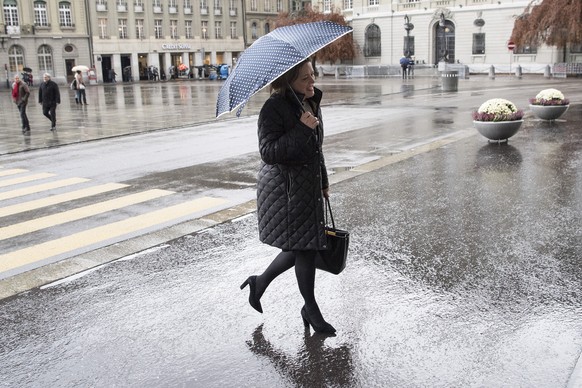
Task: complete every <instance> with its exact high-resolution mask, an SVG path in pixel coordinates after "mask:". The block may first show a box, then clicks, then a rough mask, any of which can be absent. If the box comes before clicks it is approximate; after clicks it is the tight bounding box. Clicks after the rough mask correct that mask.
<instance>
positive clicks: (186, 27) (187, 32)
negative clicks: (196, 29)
mask: <svg viewBox="0 0 582 388" xmlns="http://www.w3.org/2000/svg"><path fill="white" fill-rule="evenodd" d="M184 33H185V35H186V39H192V38H193V36H192V20H186V21H185V22H184Z"/></svg>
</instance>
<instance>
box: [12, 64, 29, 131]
mask: <svg viewBox="0 0 582 388" xmlns="http://www.w3.org/2000/svg"><path fill="white" fill-rule="evenodd" d="M29 96H30V90H29V89H28V85H27V84H26V83H25V82H24V81H22V80H21V79H20V76H19V75H18V74H16V75H15V76H14V83H13V84H12V99H13V100H14V103H15V104H16V106H17V107H18V111H19V112H20V119H21V121H22V133H24V134H26V133H29V132H30V123H29V122H28V116H27V115H26V106H27V105H28V97H29Z"/></svg>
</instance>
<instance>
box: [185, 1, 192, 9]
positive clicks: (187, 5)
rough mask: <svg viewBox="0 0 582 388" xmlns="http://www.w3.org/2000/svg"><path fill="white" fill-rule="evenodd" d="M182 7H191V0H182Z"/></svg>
mask: <svg viewBox="0 0 582 388" xmlns="http://www.w3.org/2000/svg"><path fill="white" fill-rule="evenodd" d="M184 8H192V1H191V0H184Z"/></svg>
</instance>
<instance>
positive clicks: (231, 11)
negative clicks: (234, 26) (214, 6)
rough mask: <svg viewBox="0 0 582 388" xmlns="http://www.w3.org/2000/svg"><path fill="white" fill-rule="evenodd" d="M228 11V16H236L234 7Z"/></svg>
mask: <svg viewBox="0 0 582 388" xmlns="http://www.w3.org/2000/svg"><path fill="white" fill-rule="evenodd" d="M228 13H229V15H230V16H236V8H229V9H228Z"/></svg>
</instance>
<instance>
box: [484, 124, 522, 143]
mask: <svg viewBox="0 0 582 388" xmlns="http://www.w3.org/2000/svg"><path fill="white" fill-rule="evenodd" d="M522 123H523V120H514V121H474V120H473V125H474V126H475V128H477V131H479V133H480V134H481V135H483V136H485V137H486V138H487V139H489V140H495V141H502V140H507V139H509V138H510V137H511V136H513V135H515V134H516V133H517V131H519V128H520V127H521V124H522Z"/></svg>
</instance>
